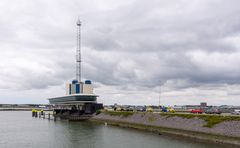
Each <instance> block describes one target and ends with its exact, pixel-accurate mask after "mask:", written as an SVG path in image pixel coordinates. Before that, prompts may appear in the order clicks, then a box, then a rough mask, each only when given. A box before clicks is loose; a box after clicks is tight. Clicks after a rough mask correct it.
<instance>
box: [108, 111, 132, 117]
mask: <svg viewBox="0 0 240 148" xmlns="http://www.w3.org/2000/svg"><path fill="white" fill-rule="evenodd" d="M104 113H105V114H108V115H110V116H122V117H128V116H132V115H133V114H134V113H133V112H126V111H104Z"/></svg>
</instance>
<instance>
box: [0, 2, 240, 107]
mask: <svg viewBox="0 0 240 148" xmlns="http://www.w3.org/2000/svg"><path fill="white" fill-rule="evenodd" d="M239 14H240V1H239V0H171V1H169V0H151V1H149V0H122V1H116V0H21V1H19V0H1V2H0V103H48V100H47V98H49V97H54V96H61V95H64V94H65V84H66V82H70V81H71V80H72V79H74V78H75V53H76V51H75V49H76V21H77V18H78V17H79V18H80V19H81V21H82V58H83V59H82V60H83V63H82V65H83V69H82V71H83V79H90V80H92V81H93V83H94V87H95V93H96V94H98V95H99V96H100V97H99V102H102V103H104V104H113V103H118V104H140V105H143V104H147V105H149V104H153V105H158V100H159V94H160V93H159V92H160V86H161V97H160V103H161V104H163V105H175V104H176V105H182V104H199V103H200V102H208V104H211V105H221V104H229V105H240V15H239Z"/></svg>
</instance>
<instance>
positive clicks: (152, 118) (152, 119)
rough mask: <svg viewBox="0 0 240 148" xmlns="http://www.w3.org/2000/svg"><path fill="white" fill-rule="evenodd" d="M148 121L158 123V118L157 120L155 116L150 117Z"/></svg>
mask: <svg viewBox="0 0 240 148" xmlns="http://www.w3.org/2000/svg"><path fill="white" fill-rule="evenodd" d="M148 121H149V122H153V121H156V118H155V117H154V116H151V117H148Z"/></svg>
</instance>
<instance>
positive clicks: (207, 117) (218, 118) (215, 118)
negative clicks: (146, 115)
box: [160, 113, 240, 128]
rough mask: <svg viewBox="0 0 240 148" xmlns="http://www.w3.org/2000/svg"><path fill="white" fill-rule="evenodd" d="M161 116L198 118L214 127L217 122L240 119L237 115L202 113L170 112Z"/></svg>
mask: <svg viewBox="0 0 240 148" xmlns="http://www.w3.org/2000/svg"><path fill="white" fill-rule="evenodd" d="M160 115H161V116H166V117H167V118H170V117H181V118H185V119H191V118H198V119H202V120H204V121H206V124H205V125H203V126H204V127H208V128H212V127H214V126H215V125H216V124H219V123H221V122H224V121H240V117H237V116H221V115H219V116H218V115H202V114H170V113H160Z"/></svg>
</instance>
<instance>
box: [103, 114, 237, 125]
mask: <svg viewBox="0 0 240 148" xmlns="http://www.w3.org/2000/svg"><path fill="white" fill-rule="evenodd" d="M101 112H102V113H105V114H107V115H110V116H121V117H128V116H132V115H133V114H135V113H136V112H129V111H103V110H101ZM137 113H140V112H137ZM141 114H142V116H141V117H143V116H144V115H145V113H141ZM160 115H161V116H166V117H167V118H171V117H180V118H184V119H192V118H198V119H202V120H204V121H205V122H206V124H205V125H203V126H204V127H208V128H212V127H214V126H215V125H217V124H219V123H221V122H225V121H240V116H223V115H206V114H180V113H160ZM155 120H157V119H156V118H155V117H154V116H151V117H149V118H148V121H149V122H153V121H155Z"/></svg>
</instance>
